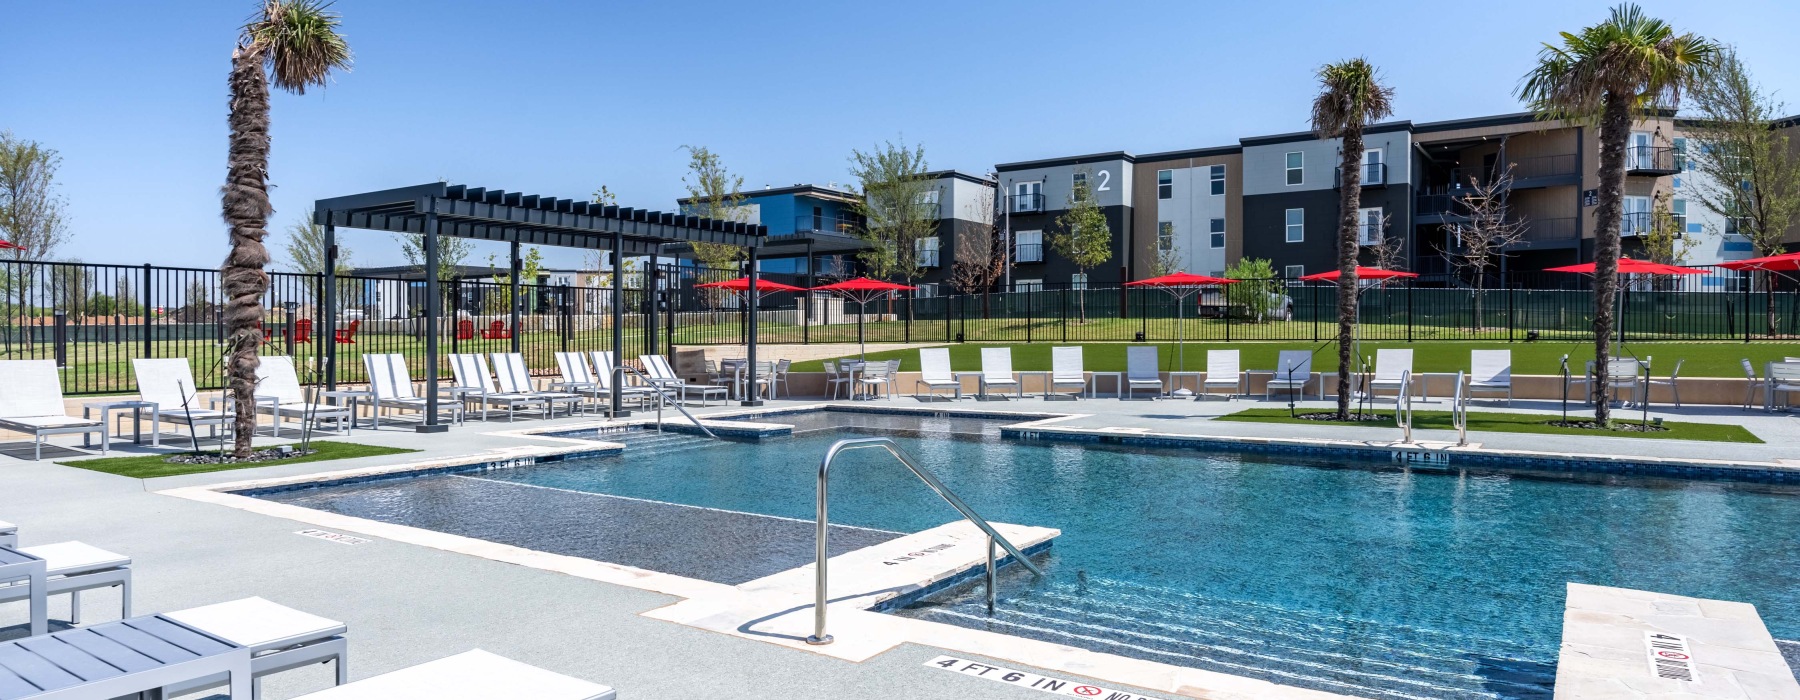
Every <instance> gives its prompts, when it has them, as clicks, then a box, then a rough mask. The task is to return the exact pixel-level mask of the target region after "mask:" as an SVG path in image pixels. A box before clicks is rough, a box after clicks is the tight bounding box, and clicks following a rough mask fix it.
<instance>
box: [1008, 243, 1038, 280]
mask: <svg viewBox="0 0 1800 700" xmlns="http://www.w3.org/2000/svg"><path fill="white" fill-rule="evenodd" d="M1013 261H1014V262H1022V263H1035V262H1043V261H1044V232H1043V231H1019V232H1017V233H1014V234H1013ZM1038 281H1040V282H1042V281H1043V280H1038Z"/></svg>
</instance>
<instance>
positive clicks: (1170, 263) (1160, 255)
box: [1150, 230, 1182, 277]
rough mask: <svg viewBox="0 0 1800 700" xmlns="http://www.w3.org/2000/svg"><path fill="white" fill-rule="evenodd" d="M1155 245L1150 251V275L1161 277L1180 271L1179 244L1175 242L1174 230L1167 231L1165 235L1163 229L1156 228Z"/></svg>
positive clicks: (1180, 256)
mask: <svg viewBox="0 0 1800 700" xmlns="http://www.w3.org/2000/svg"><path fill="white" fill-rule="evenodd" d="M1155 246H1156V247H1155V249H1154V250H1152V251H1151V257H1150V276H1151V277H1161V276H1163V275H1172V274H1175V273H1177V272H1180V271H1181V259H1182V255H1181V244H1180V243H1176V242H1175V233H1174V231H1169V232H1168V233H1167V235H1164V232H1163V231H1161V230H1158V231H1157V232H1156V243H1155Z"/></svg>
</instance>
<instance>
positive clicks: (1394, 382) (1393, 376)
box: [1364, 348, 1413, 404]
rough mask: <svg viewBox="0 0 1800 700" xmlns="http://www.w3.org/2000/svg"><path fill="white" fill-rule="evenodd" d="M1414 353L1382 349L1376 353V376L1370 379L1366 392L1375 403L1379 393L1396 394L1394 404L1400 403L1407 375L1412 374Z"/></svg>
mask: <svg viewBox="0 0 1800 700" xmlns="http://www.w3.org/2000/svg"><path fill="white" fill-rule="evenodd" d="M1412 360H1413V351H1411V350H1398V349H1392V348H1381V349H1379V350H1376V351H1375V376H1373V377H1370V378H1369V383H1368V385H1367V386H1366V387H1365V388H1364V391H1367V392H1368V393H1369V400H1371V401H1373V400H1374V399H1375V398H1376V396H1375V392H1378V391H1383V390H1386V391H1392V392H1394V403H1395V404H1399V403H1400V390H1401V388H1402V387H1404V386H1405V384H1406V375H1407V374H1408V373H1410V372H1412V368H1413V361H1412Z"/></svg>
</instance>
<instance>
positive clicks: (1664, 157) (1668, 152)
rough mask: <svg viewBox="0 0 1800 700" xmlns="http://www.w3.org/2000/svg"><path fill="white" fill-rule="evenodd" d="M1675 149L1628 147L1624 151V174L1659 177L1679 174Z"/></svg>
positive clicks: (1679, 169) (1664, 147) (1666, 147)
mask: <svg viewBox="0 0 1800 700" xmlns="http://www.w3.org/2000/svg"><path fill="white" fill-rule="evenodd" d="M1675 161H1676V158H1675V149H1673V148H1670V147H1668V146H1629V147H1626V149H1625V174H1626V175H1648V176H1652V177H1660V176H1663V175H1674V174H1675V173H1678V172H1681V168H1678V167H1676V163H1675Z"/></svg>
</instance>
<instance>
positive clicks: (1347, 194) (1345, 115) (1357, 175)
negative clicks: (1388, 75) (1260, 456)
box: [1312, 58, 1394, 420]
mask: <svg viewBox="0 0 1800 700" xmlns="http://www.w3.org/2000/svg"><path fill="white" fill-rule="evenodd" d="M1319 88H1320V89H1319V96H1318V97H1315V98H1313V108H1312V125H1313V131H1315V132H1318V134H1319V138H1322V139H1329V138H1341V139H1342V142H1341V145H1340V146H1339V152H1338V173H1339V175H1338V178H1339V179H1338V389H1337V419H1338V420H1350V367H1351V364H1350V362H1351V357H1350V354H1351V346H1352V345H1353V344H1354V343H1355V340H1356V252H1357V249H1356V246H1357V236H1356V227H1357V210H1358V209H1360V208H1362V158H1363V125H1364V124H1368V123H1370V122H1374V121H1378V120H1381V119H1385V118H1387V117H1388V116H1390V115H1392V114H1393V113H1394V89H1393V88H1390V87H1387V86H1384V85H1382V84H1381V76H1380V75H1379V74H1378V73H1377V71H1376V70H1375V66H1374V65H1372V64H1370V63H1369V61H1368V59H1364V58H1352V59H1350V60H1347V61H1339V62H1337V63H1328V64H1326V65H1325V66H1323V67H1321V68H1319Z"/></svg>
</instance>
